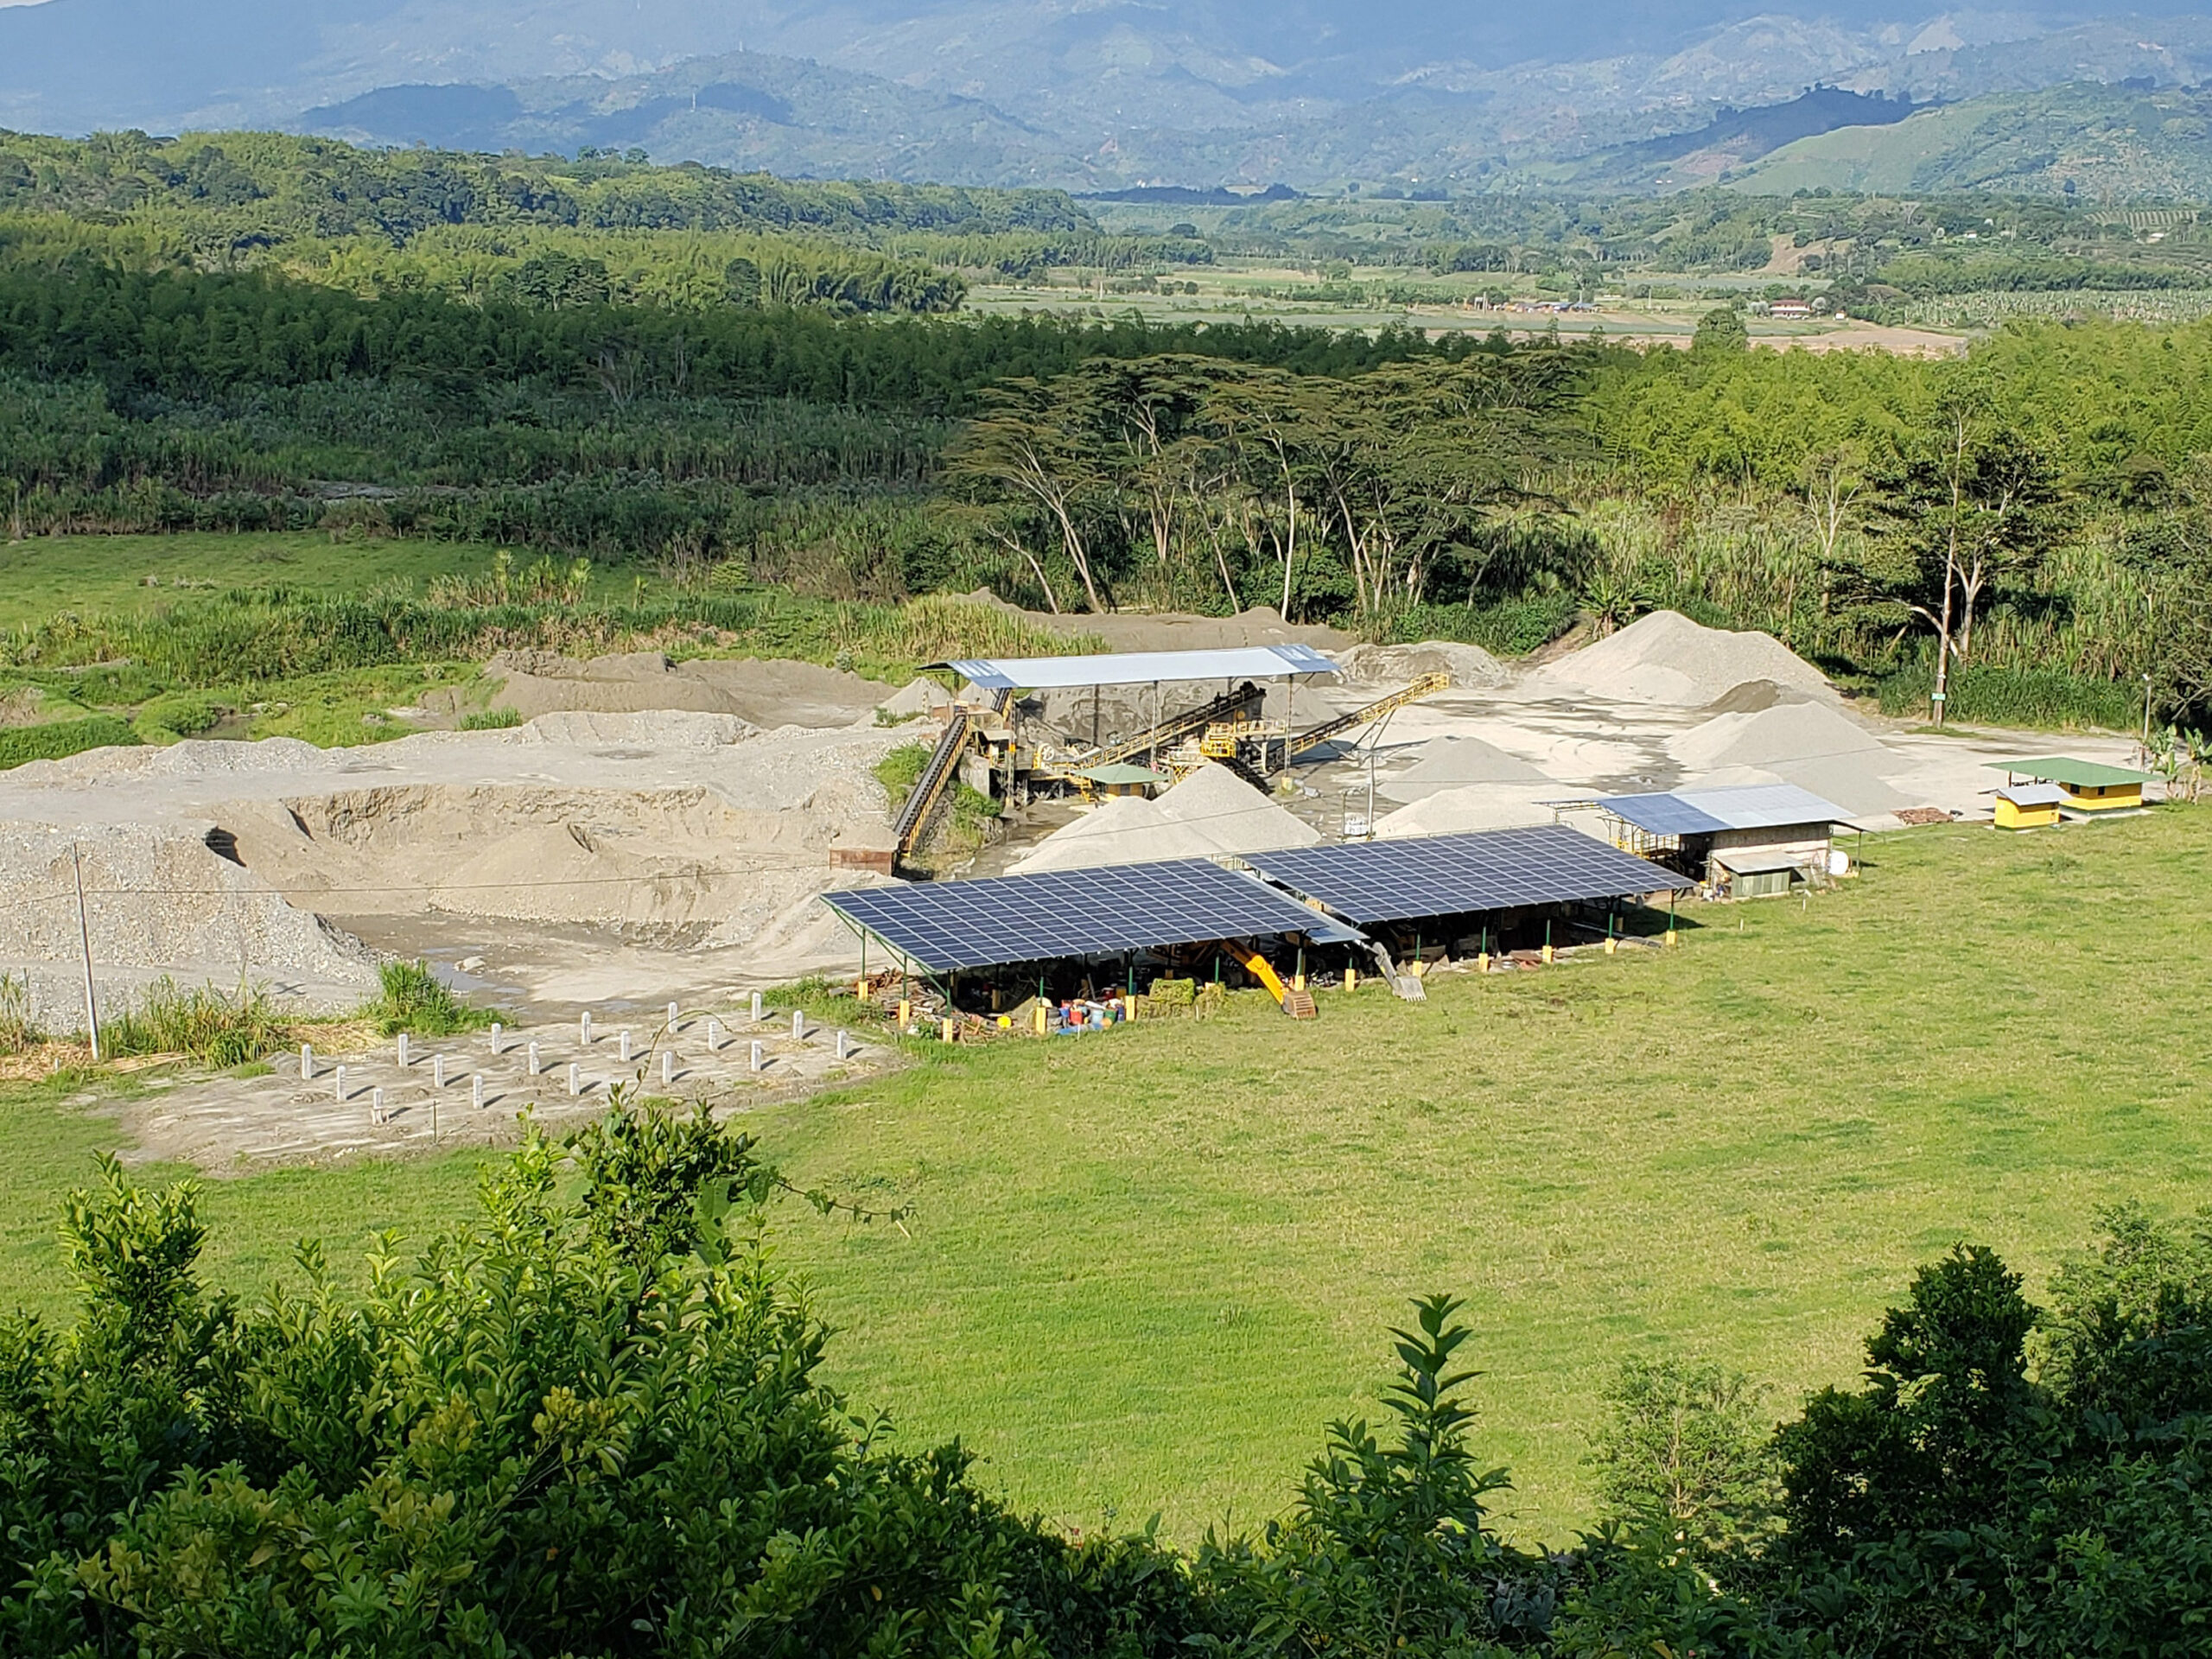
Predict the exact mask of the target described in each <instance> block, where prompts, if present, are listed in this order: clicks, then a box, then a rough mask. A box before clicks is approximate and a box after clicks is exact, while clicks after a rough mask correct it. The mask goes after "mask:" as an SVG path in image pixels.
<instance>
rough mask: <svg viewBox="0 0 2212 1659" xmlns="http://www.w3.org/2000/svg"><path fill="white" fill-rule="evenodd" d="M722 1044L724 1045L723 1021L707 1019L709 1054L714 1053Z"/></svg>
mask: <svg viewBox="0 0 2212 1659" xmlns="http://www.w3.org/2000/svg"><path fill="white" fill-rule="evenodd" d="M721 1046H722V1022H721V1020H708V1021H707V1052H708V1053H709V1054H711V1053H713V1052H715V1050H716V1049H718V1048H720V1047H721Z"/></svg>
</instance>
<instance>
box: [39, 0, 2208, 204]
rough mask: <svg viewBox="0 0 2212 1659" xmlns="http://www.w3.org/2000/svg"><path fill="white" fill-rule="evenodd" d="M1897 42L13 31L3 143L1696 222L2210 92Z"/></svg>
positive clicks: (1211, 14)
mask: <svg viewBox="0 0 2212 1659" xmlns="http://www.w3.org/2000/svg"><path fill="white" fill-rule="evenodd" d="M2039 3H2044V0H2039ZM2049 3H2053V4H2055V3H2056V0H2049ZM2145 3H2148V4H2151V5H2152V6H2154V7H2156V6H2158V5H2162V4H2163V5H2174V4H2181V3H2190V0H2145ZM1895 16H1896V14H1895V13H1894V11H1893V10H1892V9H1891V8H1890V7H1889V6H1888V5H1887V3H1886V0H1823V3H1822V5H1821V7H1820V8H1819V9H1818V10H1817V11H1815V10H1811V9H1809V8H1808V11H1807V13H1806V15H1803V16H1795V15H1790V14H1789V13H1784V12H1764V13H1760V14H1758V15H1755V16H1748V17H1747V16H1743V15H1742V10H1741V9H1740V5H1739V4H1732V3H1731V0H1663V3H1649V0H1589V3H1586V4H1585V5H1583V6H1580V7H1579V8H1578V9H1577V10H1576V11H1575V12H1574V13H1573V14H1572V15H1571V16H1568V15H1564V14H1560V15H1554V14H1551V13H1547V12H1544V11H1542V10H1530V9H1527V8H1522V9H1519V10H1516V9H1513V8H1499V7H1483V8H1474V7H1465V6H1452V5H1448V4H1446V3H1444V0H1175V3H1173V4H1170V3H1168V0H809V3H807V4H805V5H795V4H793V3H791V0H194V3H192V4H191V5H189V6H186V5H181V4H179V3H177V0H42V3H32V4H26V3H7V0H0V127H16V128H19V129H22V130H29V131H39V132H47V133H75V134H82V133H85V132H86V131H88V130H95V129H99V130H127V129H130V128H140V129H143V130H148V131H150V132H156V133H175V132H180V131H186V130H220V129H225V128H239V127H271V126H283V127H289V128H292V129H295V130H303V131H309V132H317V133H324V134H327V135H330V136H334V137H346V138H349V139H353V140H355V141H359V142H363V143H378V144H414V143H430V144H442V145H455V146H461V147H466V148H470V149H488V150H495V151H499V150H506V149H524V150H529V151H532V152H538V151H544V150H559V151H561V152H562V153H563V154H568V155H573V154H575V152H576V151H577V150H579V149H602V150H603V149H613V150H616V151H617V152H618V153H620V152H626V151H629V150H631V149H643V150H645V151H646V152H647V153H648V154H649V155H650V156H652V158H653V159H654V160H656V161H661V162H683V161H687V160H689V161H701V162H709V163H714V164H719V165H727V166H731V167H735V168H771V169H773V170H775V171H777V172H779V173H782V174H785V175H797V176H811V177H855V176H857V177H866V178H882V179H892V180H899V181H907V182H921V181H944V182H948V183H955V184H969V185H1020V184H1040V185H1048V186H1052V187H1056V188H1065V189H1070V190H1080V191H1119V190H1124V189H1130V188H1160V187H1179V188H1191V189H1197V190H1201V191H1206V190H1213V189H1217V188H1224V187H1227V188H1231V189H1234V190H1244V189H1257V188H1263V187H1265V186H1267V185H1268V184H1272V183H1275V182H1278V181H1280V182H1282V183H1284V184H1287V185H1288V186H1289V187H1290V188H1294V189H1296V190H1300V191H1302V192H1306V193H1312V194H1337V193H1339V192H1342V191H1344V189H1345V188H1346V187H1348V186H1350V185H1353V184H1358V185H1360V186H1362V187H1363V188H1378V187H1388V188H1395V189H1398V190H1401V191H1402V192H1403V193H1405V194H1408V195H1413V194H1427V193H1433V192H1437V191H1442V192H1445V193H1446V194H1454V195H1458V194H1469V193H1471V192H1484V191H1516V190H1521V189H1526V188H1546V187H1550V188H1572V189H1576V190H1592V191H1605V190H1631V191H1669V190H1674V189H1678V188H1686V187H1689V186H1694V185H1696V184H1698V183H1700V182H1707V181H1713V180H1714V179H1717V178H1719V176H1720V175H1722V174H1723V173H1724V172H1725V173H1729V174H1733V173H1735V172H1738V171H1740V170H1741V169H1742V168H1745V167H1746V166H1748V165H1751V164H1753V163H1756V162H1758V161H1759V160H1760V159H1761V158H1762V157H1763V156H1766V155H1767V153H1768V152H1770V151H1771V150H1773V149H1776V148H1777V146H1782V145H1787V144H1789V143H1792V142H1793V141H1802V140H1805V139H1808V138H1817V137H1819V136H1820V135H1821V134H1824V133H1827V132H1828V131H1830V130H1843V129H1846V128H1848V129H1851V130H1859V129H1860V128H1863V127H1867V126H1883V127H1885V126H1887V125H1891V124H1899V123H1897V121H1896V117H1897V113H1898V111H1899V110H1900V108H1901V107H1902V103H1903V102H1910V104H1912V105H1921V104H1926V103H1929V102H1931V101H1942V102H1945V103H1957V102H1961V101H1972V100H1979V99H1985V98H1990V97H1995V96H2011V95H2015V94H2022V93H2033V92H2037V91H2039V90H2041V89H2044V88H2049V87H2052V86H2058V85H2061V84H2071V83H2075V82H2084V81H2089V82H2096V83H2100V84H2101V85H2104V86H2122V85H2126V86H2134V85H2138V84H2139V85H2140V86H2144V87H2145V88H2148V89H2154V90H2159V91H2162V92H2163V91H2164V90H2165V89H2170V88H2173V87H2177V86H2192V85H2198V84H2203V83H2205V82H2207V81H2212V16H2204V15H2201V14H2198V13H2185V14H2182V15H2177V16H2149V17H2145V16H2132V15H2131V16H2109V17H2106V18H2102V19H2092V20H2090V21H2087V22H2069V23H2067V24H2066V25H2065V26H2064V27H2058V26H2055V25H2053V24H2051V23H2049V22H2043V21H2038V18H2037V16H2033V15H2025V14H2015V13H2010V12H2001V13H2000V12H1987V13H1982V12H1974V13H1968V12H1953V13H1947V14H1944V15H1942V16H1935V17H1932V18H1927V19H1924V20H1923V21H1920V22H1897V21H1894V19H1895ZM1808 88H1809V89H1811V90H1810V91H1808ZM1877 100H1878V102H1877ZM1903 125H1910V124H1909V123H1904V124H1903ZM1840 148H1841V149H1850V146H1849V145H1848V144H1845V145H1842V146H1841V147H1840ZM1885 153H1887V152H1886V151H1885ZM2077 188H2080V187H2078V186H2077Z"/></svg>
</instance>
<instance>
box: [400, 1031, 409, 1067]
mask: <svg viewBox="0 0 2212 1659" xmlns="http://www.w3.org/2000/svg"><path fill="white" fill-rule="evenodd" d="M407 1065H408V1058H407V1033H405V1032H404V1031H403V1032H401V1033H399V1069H400V1070H401V1071H405V1070H406V1069H407Z"/></svg>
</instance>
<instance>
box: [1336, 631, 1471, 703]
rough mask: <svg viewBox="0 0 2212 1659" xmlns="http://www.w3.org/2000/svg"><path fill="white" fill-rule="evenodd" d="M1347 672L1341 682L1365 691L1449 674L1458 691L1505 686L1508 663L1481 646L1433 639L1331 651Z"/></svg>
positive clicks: (1388, 688) (1387, 688) (1392, 687)
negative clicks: (1406, 643)
mask: <svg viewBox="0 0 2212 1659" xmlns="http://www.w3.org/2000/svg"><path fill="white" fill-rule="evenodd" d="M1331 654H1332V656H1333V657H1334V658H1335V659H1336V663H1337V666H1338V667H1339V668H1341V669H1342V670H1343V671H1344V678H1343V680H1342V682H1341V683H1343V684H1345V685H1350V686H1357V687H1358V688H1360V689H1361V690H1383V691H1387V690H1395V689H1396V688H1397V687H1399V686H1402V685H1403V684H1405V683H1407V682H1408V681H1409V680H1414V679H1418V678H1419V677H1421V676H1422V675H1424V674H1448V675H1450V676H1451V677H1452V688H1453V689H1454V690H1463V691H1483V690H1489V689H1490V688H1491V687H1492V686H1497V685H1503V684H1504V683H1505V682H1506V680H1507V678H1508V675H1507V674H1506V671H1505V666H1504V664H1502V663H1500V662H1499V661H1498V660H1497V658H1495V657H1493V656H1491V654H1490V652H1486V651H1484V649H1483V648H1482V647H1481V646H1480V645H1462V644H1460V643H1459V642H1458V641H1456V640H1451V639H1430V640H1427V641H1424V642H1423V643H1422V644H1421V645H1354V646H1353V647H1352V648H1351V650H1350V651H1339V652H1332V653H1331Z"/></svg>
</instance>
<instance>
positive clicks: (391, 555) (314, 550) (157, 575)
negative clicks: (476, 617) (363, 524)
mask: <svg viewBox="0 0 2212 1659" xmlns="http://www.w3.org/2000/svg"><path fill="white" fill-rule="evenodd" d="M492 555H493V549H491V548H489V547H478V546H474V545H471V544H467V543H454V542H435V541H429V540H426V539H424V538H422V537H414V538H411V539H409V540H405V541H402V540H399V539H397V538H392V537H387V538H385V539H381V540H370V539H366V538H361V539H346V540H334V539H333V538H332V537H330V536H329V535H328V534H327V532H324V531H298V532H295V533H287V534H278V533H261V534H252V535H238V536H230V535H213V534H185V535H178V536H41V537H34V538H33V539H31V540H29V541H24V542H0V627H11V628H12V627H18V626H22V625H23V624H25V623H29V622H39V621H42V620H45V619H46V618H48V617H49V616H54V615H56V614H58V613H61V612H64V611H74V612H77V613H79V614H80V615H83V614H89V613H95V612H105V613H114V612H128V611H147V610H151V609H152V608H153V607H156V606H157V605H164V604H171V603H174V602H175V601H178V600H181V599H189V598H193V597H194V596H199V597H205V596H206V595H207V594H210V593H223V592H226V591H228V590H229V589H231V588H295V589H297V590H298V591H300V592H302V593H310V594H362V593H367V592H370V591H371V590H372V589H374V588H383V587H387V586H389V585H391V584H392V583H395V582H406V583H411V584H413V585H414V586H415V587H416V588H417V589H418V590H419V589H420V588H421V587H422V585H423V583H424V582H428V581H429V578H430V577H432V576H435V575H447V574H459V575H484V574H486V573H487V572H489V571H490V569H491V568H492ZM521 562H522V563H529V560H528V559H527V558H524V559H523V560H522V561H521Z"/></svg>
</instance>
